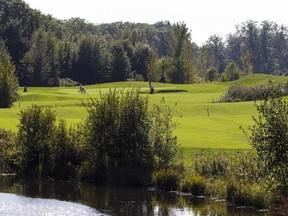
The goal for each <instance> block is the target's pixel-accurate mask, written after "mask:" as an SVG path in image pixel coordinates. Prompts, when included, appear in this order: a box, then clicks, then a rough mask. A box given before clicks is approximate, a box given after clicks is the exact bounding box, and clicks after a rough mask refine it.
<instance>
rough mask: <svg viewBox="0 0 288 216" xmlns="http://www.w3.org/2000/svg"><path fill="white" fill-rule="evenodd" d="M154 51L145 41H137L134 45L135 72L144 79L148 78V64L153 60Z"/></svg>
mask: <svg viewBox="0 0 288 216" xmlns="http://www.w3.org/2000/svg"><path fill="white" fill-rule="evenodd" d="M155 55H156V53H155V52H154V51H153V49H152V48H151V47H150V46H149V45H148V44H146V43H137V44H136V46H135V59H136V64H135V73H137V74H140V75H141V76H142V77H143V78H144V79H145V80H148V74H149V72H150V66H151V64H152V62H153V61H154V60H155V58H156V57H155Z"/></svg>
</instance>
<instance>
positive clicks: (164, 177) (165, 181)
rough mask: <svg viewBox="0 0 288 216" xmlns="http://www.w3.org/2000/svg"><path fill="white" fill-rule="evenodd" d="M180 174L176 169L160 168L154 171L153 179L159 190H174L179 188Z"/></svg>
mask: <svg viewBox="0 0 288 216" xmlns="http://www.w3.org/2000/svg"><path fill="white" fill-rule="evenodd" d="M180 178H181V177H180V175H179V172H177V171H176V170H174V169H168V170H159V171H156V172H154V173H153V175H152V180H153V182H154V184H155V185H156V188H157V189H159V190H165V191H174V190H177V189H179V185H180Z"/></svg>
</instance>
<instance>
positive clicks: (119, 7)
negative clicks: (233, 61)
mask: <svg viewBox="0 0 288 216" xmlns="http://www.w3.org/2000/svg"><path fill="white" fill-rule="evenodd" d="M24 1H25V2H26V3H28V4H29V5H30V7H31V8H34V9H38V10H40V11H42V12H43V13H44V14H51V15H52V16H53V17H55V18H58V19H69V18H71V17H80V18H83V19H85V20H87V21H88V22H91V23H95V24H100V23H111V22H117V21H122V22H126V21H129V22H135V23H136V22H140V23H149V24H154V23H156V22H158V21H166V20H168V21H170V22H171V23H172V24H173V23H176V22H184V23H186V25H187V27H188V28H189V30H190V31H191V35H192V41H193V42H196V43H197V44H198V45H202V44H203V43H204V42H205V41H206V40H207V39H208V38H209V37H210V36H211V35H213V34H217V35H220V36H222V37H223V38H224V39H225V37H226V36H227V34H229V33H234V32H235V25H236V24H239V23H242V22H245V21H247V20H249V19H251V20H254V21H259V22H260V21H263V20H269V21H275V22H276V23H278V24H279V25H281V24H284V25H288V16H287V7H286V5H287V4H285V2H286V0H273V1H271V0H241V1H240V0H238V1H235V0H234V1H233V0H176V1H175V0H174V1H172V0H141V1H140V0H24Z"/></svg>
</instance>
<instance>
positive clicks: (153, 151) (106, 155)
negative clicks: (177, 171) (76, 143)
mask: <svg viewBox="0 0 288 216" xmlns="http://www.w3.org/2000/svg"><path fill="white" fill-rule="evenodd" d="M162 105H163V104H162ZM162 105H161V104H160V105H155V106H153V108H152V110H149V109H148V98H147V97H146V98H142V97H140V93H139V91H138V90H135V89H134V90H130V91H124V90H123V91H116V89H115V90H114V91H112V90H110V92H109V93H108V94H103V95H101V97H100V99H95V100H94V99H91V101H90V105H89V106H88V108H87V110H88V118H87V119H86V122H85V128H86V131H87V152H88V155H87V159H89V160H90V162H87V163H86V165H88V164H90V165H91V169H93V171H92V172H90V174H89V175H91V174H92V175H93V176H92V177H93V178H94V180H98V181H106V180H109V178H111V177H113V176H119V175H120V174H119V170H123V171H125V170H126V169H124V168H126V167H130V168H131V169H132V170H141V171H143V170H145V171H147V172H145V173H146V174H147V176H146V178H144V177H143V178H142V180H143V181H145V180H147V179H148V178H150V177H151V173H152V171H153V170H155V169H158V168H161V167H169V166H171V165H172V162H173V161H174V159H175V157H176V156H177V151H178V145H177V142H176V138H175V137H174V136H173V134H172V132H173V127H174V125H173V122H172V115H171V110H170V109H168V107H167V106H166V105H165V104H164V106H162ZM86 171H87V170H86ZM116 173H117V175H116ZM135 173H137V172H135ZM138 173H140V172H138ZM123 175H126V172H124V173H123ZM135 179H136V178H135ZM139 183H140V182H139ZM142 183H143V182H142Z"/></svg>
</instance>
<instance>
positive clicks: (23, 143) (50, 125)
mask: <svg viewBox="0 0 288 216" xmlns="http://www.w3.org/2000/svg"><path fill="white" fill-rule="evenodd" d="M55 121H56V114H55V113H54V112H52V111H51V110H50V109H44V108H42V107H40V106H37V105H33V106H32V107H31V108H27V109H25V110H21V111H20V122H19V125H18V129H19V130H18V134H17V143H18V145H19V148H20V149H21V154H22V158H21V163H20V166H19V171H18V172H19V173H20V174H21V175H27V176H39V177H42V175H44V176H45V175H46V176H47V171H48V162H49V160H48V158H49V155H50V148H49V146H50V145H51V144H52V140H53V136H54V131H55Z"/></svg>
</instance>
